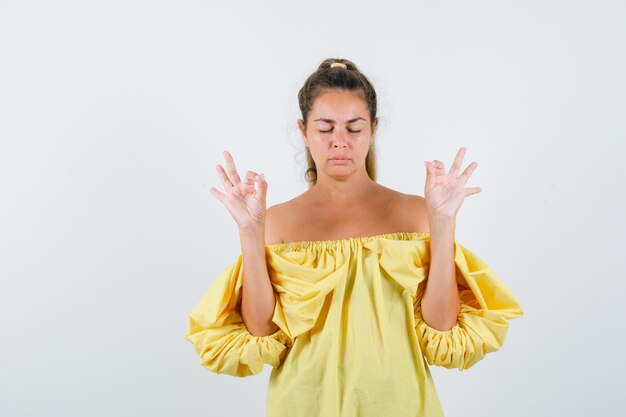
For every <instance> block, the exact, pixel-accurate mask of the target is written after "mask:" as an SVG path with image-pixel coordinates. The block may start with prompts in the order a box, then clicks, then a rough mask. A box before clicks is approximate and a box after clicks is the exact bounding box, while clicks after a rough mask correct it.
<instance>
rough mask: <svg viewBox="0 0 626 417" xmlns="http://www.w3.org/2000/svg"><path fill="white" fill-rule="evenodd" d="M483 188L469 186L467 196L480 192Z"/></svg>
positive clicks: (466, 191)
mask: <svg viewBox="0 0 626 417" xmlns="http://www.w3.org/2000/svg"><path fill="white" fill-rule="evenodd" d="M482 190H483V189H482V188H480V187H469V188H466V189H465V197H467V196H469V195H473V194H478V193H479V192H481V191H482Z"/></svg>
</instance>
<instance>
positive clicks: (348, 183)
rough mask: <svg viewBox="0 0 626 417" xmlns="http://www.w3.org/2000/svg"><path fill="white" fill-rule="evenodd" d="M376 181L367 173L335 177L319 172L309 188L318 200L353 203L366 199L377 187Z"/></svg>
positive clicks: (312, 195) (310, 192) (311, 194)
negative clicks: (313, 183)
mask: <svg viewBox="0 0 626 417" xmlns="http://www.w3.org/2000/svg"><path fill="white" fill-rule="evenodd" d="M376 186H377V185H376V182H374V181H372V179H371V178H370V177H369V176H368V175H367V172H365V169H363V171H362V173H358V174H357V173H355V174H354V175H351V176H349V177H342V178H335V177H330V176H327V175H324V174H323V173H321V175H320V173H319V172H318V177H317V181H316V183H315V185H314V186H313V187H311V189H310V190H309V194H310V196H311V197H314V198H315V200H317V201H324V202H330V203H336V204H346V205H348V204H352V203H358V202H361V201H363V200H366V199H367V198H368V197H369V196H370V195H371V193H372V192H373V191H374V189H375V188H376Z"/></svg>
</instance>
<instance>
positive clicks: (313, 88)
mask: <svg viewBox="0 0 626 417" xmlns="http://www.w3.org/2000/svg"><path fill="white" fill-rule="evenodd" d="M335 62H338V63H342V64H345V65H346V67H347V68H343V66H336V67H335V68H331V67H330V65H331V64H332V63H335ZM324 90H343V91H357V92H361V94H362V95H363V99H364V100H365V102H366V103H367V107H368V109H369V113H370V126H371V127H372V132H373V131H374V130H373V127H374V123H375V119H376V107H377V99H376V91H375V90H374V87H373V86H372V84H371V83H370V81H369V80H368V79H367V77H366V76H365V75H364V74H363V73H361V71H360V70H359V68H358V67H357V66H356V65H355V64H354V63H353V62H352V61H349V60H347V59H341V58H328V59H325V60H324V61H322V63H321V64H320V65H319V67H318V68H317V70H316V71H315V72H314V73H313V74H311V75H310V76H309V78H307V80H306V81H305V82H304V85H303V86H302V88H301V89H300V91H299V92H298V103H299V106H300V112H301V113H302V120H303V121H304V126H305V127H306V125H307V120H308V116H309V112H310V111H311V108H312V107H313V102H314V101H315V99H316V98H317V96H318V95H319V94H320V93H321V92H322V91H324ZM306 160H307V170H306V171H305V173H304V179H305V180H306V181H307V182H309V188H311V187H312V186H313V185H314V184H315V183H316V182H317V168H316V167H315V161H314V160H313V157H312V156H311V152H310V151H309V148H308V147H307V148H306ZM365 170H366V171H367V174H368V175H369V177H370V178H371V179H372V180H373V181H376V146H375V142H374V140H373V138H372V144H371V146H370V149H369V151H368V152H367V156H366V157H365Z"/></svg>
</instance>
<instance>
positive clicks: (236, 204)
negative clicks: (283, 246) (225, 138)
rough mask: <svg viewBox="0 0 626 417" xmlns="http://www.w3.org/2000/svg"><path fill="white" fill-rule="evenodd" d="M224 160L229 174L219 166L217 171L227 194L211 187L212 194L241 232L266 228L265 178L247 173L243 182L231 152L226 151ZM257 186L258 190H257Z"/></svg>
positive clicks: (254, 173) (251, 172)
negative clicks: (226, 210) (224, 207)
mask: <svg viewBox="0 0 626 417" xmlns="http://www.w3.org/2000/svg"><path fill="white" fill-rule="evenodd" d="M224 159H226V167H227V168H228V174H227V173H226V171H224V168H223V167H222V166H221V165H219V164H218V165H216V167H215V169H216V170H217V173H218V174H219V176H220V179H221V180H222V185H223V186H224V191H226V194H224V193H222V192H220V191H218V190H217V189H216V188H215V187H211V194H213V195H214V196H215V197H217V199H218V200H220V201H221V202H222V203H223V204H224V205H225V206H226V208H227V209H228V211H229V212H230V214H231V216H233V219H235V222H237V225H238V226H239V229H240V230H241V229H254V228H263V227H265V204H266V203H265V197H266V195H267V182H266V181H265V176H264V175H263V174H261V175H258V174H257V173H256V172H254V171H247V172H246V177H245V180H244V181H243V182H242V181H241V178H240V177H239V174H238V173H237V168H236V167H235V161H234V160H233V157H232V155H231V154H230V152H228V151H224ZM255 184H256V186H257V187H258V190H257V189H255Z"/></svg>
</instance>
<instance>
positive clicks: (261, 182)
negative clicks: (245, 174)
mask: <svg viewBox="0 0 626 417" xmlns="http://www.w3.org/2000/svg"><path fill="white" fill-rule="evenodd" d="M257 185H258V187H259V200H260V201H261V202H263V204H265V199H266V197H267V181H265V174H261V175H259V176H258V177H257Z"/></svg>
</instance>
